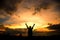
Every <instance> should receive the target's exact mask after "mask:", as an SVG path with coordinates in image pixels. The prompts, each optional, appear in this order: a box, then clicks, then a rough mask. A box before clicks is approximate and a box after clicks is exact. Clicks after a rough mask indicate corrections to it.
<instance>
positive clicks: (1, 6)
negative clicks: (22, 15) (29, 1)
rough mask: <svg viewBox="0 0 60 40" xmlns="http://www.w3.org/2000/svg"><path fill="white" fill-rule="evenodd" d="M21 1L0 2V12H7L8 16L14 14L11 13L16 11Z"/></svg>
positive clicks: (0, 0) (7, 0)
mask: <svg viewBox="0 0 60 40" xmlns="http://www.w3.org/2000/svg"><path fill="white" fill-rule="evenodd" d="M21 1H22V0H0V10H4V11H6V12H7V14H12V13H11V12H13V11H16V6H15V5H16V4H17V3H20V2H21ZM0 14H1V13H0Z"/></svg>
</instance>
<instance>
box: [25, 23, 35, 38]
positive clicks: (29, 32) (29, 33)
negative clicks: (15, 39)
mask: <svg viewBox="0 0 60 40" xmlns="http://www.w3.org/2000/svg"><path fill="white" fill-rule="evenodd" d="M25 25H26V27H27V29H28V36H29V37H31V36H32V29H33V27H34V26H35V24H33V26H28V25H27V24H25Z"/></svg>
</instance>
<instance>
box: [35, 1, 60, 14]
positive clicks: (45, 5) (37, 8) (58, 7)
mask: <svg viewBox="0 0 60 40" xmlns="http://www.w3.org/2000/svg"><path fill="white" fill-rule="evenodd" d="M52 4H54V5H56V7H54V9H53V10H54V11H56V12H59V11H60V0H42V1H41V2H40V3H39V5H38V4H36V6H35V13H36V12H39V11H40V10H41V9H45V10H47V9H48V6H50V5H52ZM35 13H34V14H35Z"/></svg>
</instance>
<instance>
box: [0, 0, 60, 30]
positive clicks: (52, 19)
mask: <svg viewBox="0 0 60 40" xmlns="http://www.w3.org/2000/svg"><path fill="white" fill-rule="evenodd" d="M25 23H27V24H28V25H29V26H30V25H31V26H33V24H35V27H34V29H36V28H37V29H38V28H45V27H47V26H49V25H48V23H51V24H59V23H60V0H0V24H3V25H4V26H5V27H9V28H26V27H25Z"/></svg>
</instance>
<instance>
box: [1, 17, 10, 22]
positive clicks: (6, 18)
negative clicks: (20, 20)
mask: <svg viewBox="0 0 60 40" xmlns="http://www.w3.org/2000/svg"><path fill="white" fill-rule="evenodd" d="M9 18H10V17H9V16H6V17H5V18H0V23H3V22H5V21H7V20H8V19H9Z"/></svg>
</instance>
